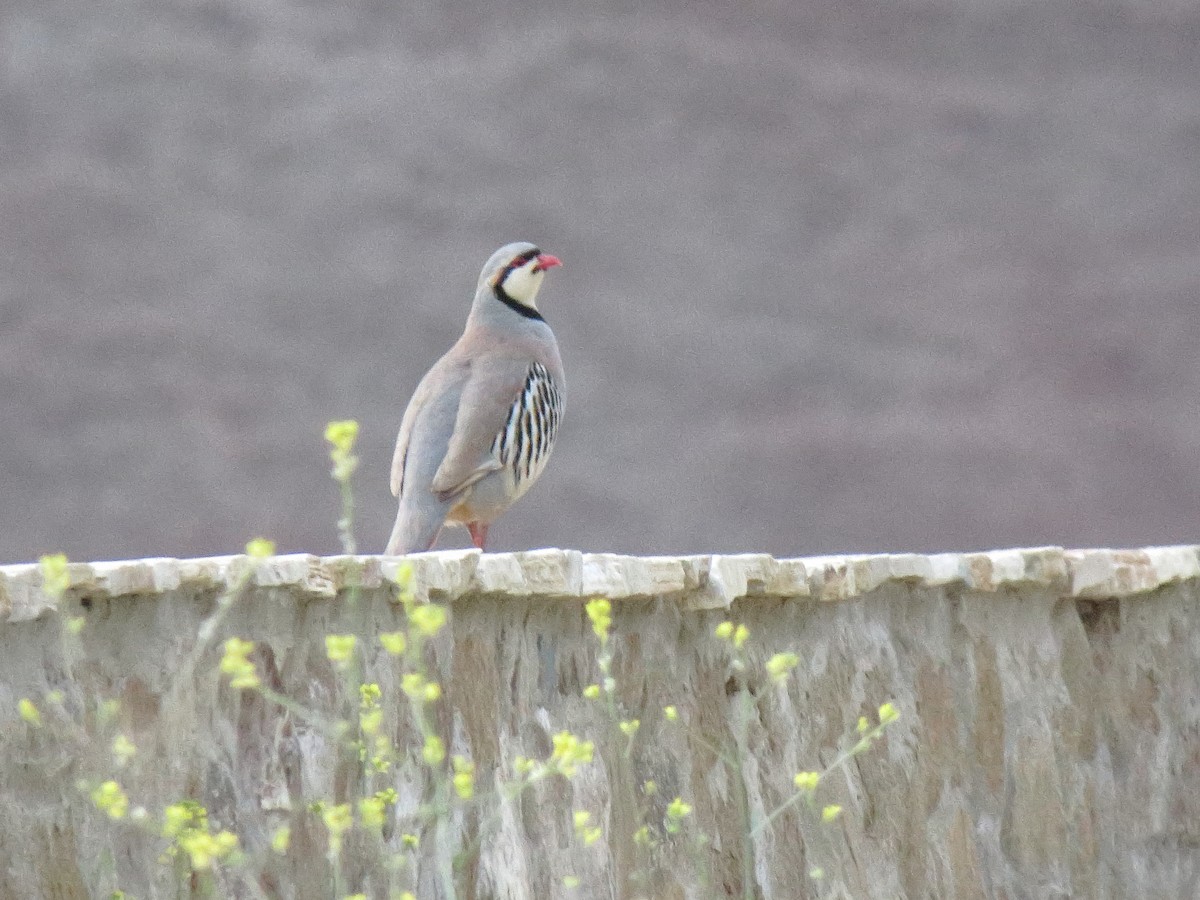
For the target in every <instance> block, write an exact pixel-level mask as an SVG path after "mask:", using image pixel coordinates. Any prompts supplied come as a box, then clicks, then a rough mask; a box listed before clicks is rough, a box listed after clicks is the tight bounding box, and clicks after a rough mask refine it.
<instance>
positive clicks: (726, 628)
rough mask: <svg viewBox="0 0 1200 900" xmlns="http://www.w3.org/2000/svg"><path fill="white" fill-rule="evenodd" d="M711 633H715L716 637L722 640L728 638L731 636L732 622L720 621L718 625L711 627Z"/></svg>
mask: <svg viewBox="0 0 1200 900" xmlns="http://www.w3.org/2000/svg"><path fill="white" fill-rule="evenodd" d="M713 634H714V635H716V636H717V637H719V638H720V639H721V640H723V641H727V640H729V638H730V637H732V636H733V623H732V622H722V623H721V624H720V625H718V626H717V627H716V628H714V629H713Z"/></svg>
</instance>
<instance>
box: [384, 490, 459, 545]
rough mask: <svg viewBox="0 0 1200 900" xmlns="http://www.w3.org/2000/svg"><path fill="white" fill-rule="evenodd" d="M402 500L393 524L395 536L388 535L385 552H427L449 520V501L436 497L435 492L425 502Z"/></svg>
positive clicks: (393, 534)
mask: <svg viewBox="0 0 1200 900" xmlns="http://www.w3.org/2000/svg"><path fill="white" fill-rule="evenodd" d="M407 499H408V498H405V499H403V500H401V501H400V510H399V511H398V512H397V513H396V524H395V525H393V526H392V536H391V537H390V538H388V542H387V548H386V549H385V550H384V551H383V555H384V556H404V555H405V554H408V553H423V552H424V551H426V550H429V549H431V548H432V547H433V544H434V542H435V541H436V540H437V538H438V533H439V532H440V531H441V530H442V523H443V522H445V521H446V512H447V510H448V509H449V506H450V504H449V503H442V502H438V501H436V500H435V499H434V498H433V496H432V495H430V497H429V500H428V501H427V502H426V503H423V504H414V503H409V502H406V500H407Z"/></svg>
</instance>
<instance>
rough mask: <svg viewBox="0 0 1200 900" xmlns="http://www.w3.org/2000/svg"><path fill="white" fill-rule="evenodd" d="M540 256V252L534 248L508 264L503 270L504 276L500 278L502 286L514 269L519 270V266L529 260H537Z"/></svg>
mask: <svg viewBox="0 0 1200 900" xmlns="http://www.w3.org/2000/svg"><path fill="white" fill-rule="evenodd" d="M541 255H542V251H541V250H539V249H538V248H537V247H534V248H533V249H532V250H529V251H526V252H525V253H522V254H521V255H520V256H518V257H517V258H516V259H514V260H513V261H512V262H510V263H509V264H508V268H506V269H505V270H504V274H503V275H501V276H500V283H501V284H503V283H504V280H505V279H506V278H508V276H509V275H511V274H512V273H513V270H514V269H519V268H521V266H523V265H525V263H527V262H529V261H530V260H531V259H537V257H539V256H541Z"/></svg>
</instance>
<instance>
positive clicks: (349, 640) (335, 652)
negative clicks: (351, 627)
mask: <svg viewBox="0 0 1200 900" xmlns="http://www.w3.org/2000/svg"><path fill="white" fill-rule="evenodd" d="M357 642H358V638H356V637H355V636H354V635H352V634H327V635H325V655H326V656H327V657H329V661H330V662H331V663H333V664H334V665H335V666H336V667H337V668H339V669H344V668H346V667H347V666H348V665H350V661H351V660H352V659H353V658H354V645H355V644H356V643H357Z"/></svg>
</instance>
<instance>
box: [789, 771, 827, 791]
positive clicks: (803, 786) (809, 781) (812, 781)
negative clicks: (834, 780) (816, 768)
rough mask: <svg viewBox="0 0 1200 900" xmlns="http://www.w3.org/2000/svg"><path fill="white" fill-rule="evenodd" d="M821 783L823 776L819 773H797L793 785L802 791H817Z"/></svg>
mask: <svg viewBox="0 0 1200 900" xmlns="http://www.w3.org/2000/svg"><path fill="white" fill-rule="evenodd" d="M820 783H821V774H820V773H819V772H797V773H796V777H795V778H793V779H792V784H794V785H796V787H797V789H799V790H801V791H809V792H811V791H815V790H816V789H817V785H819V784H820Z"/></svg>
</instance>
